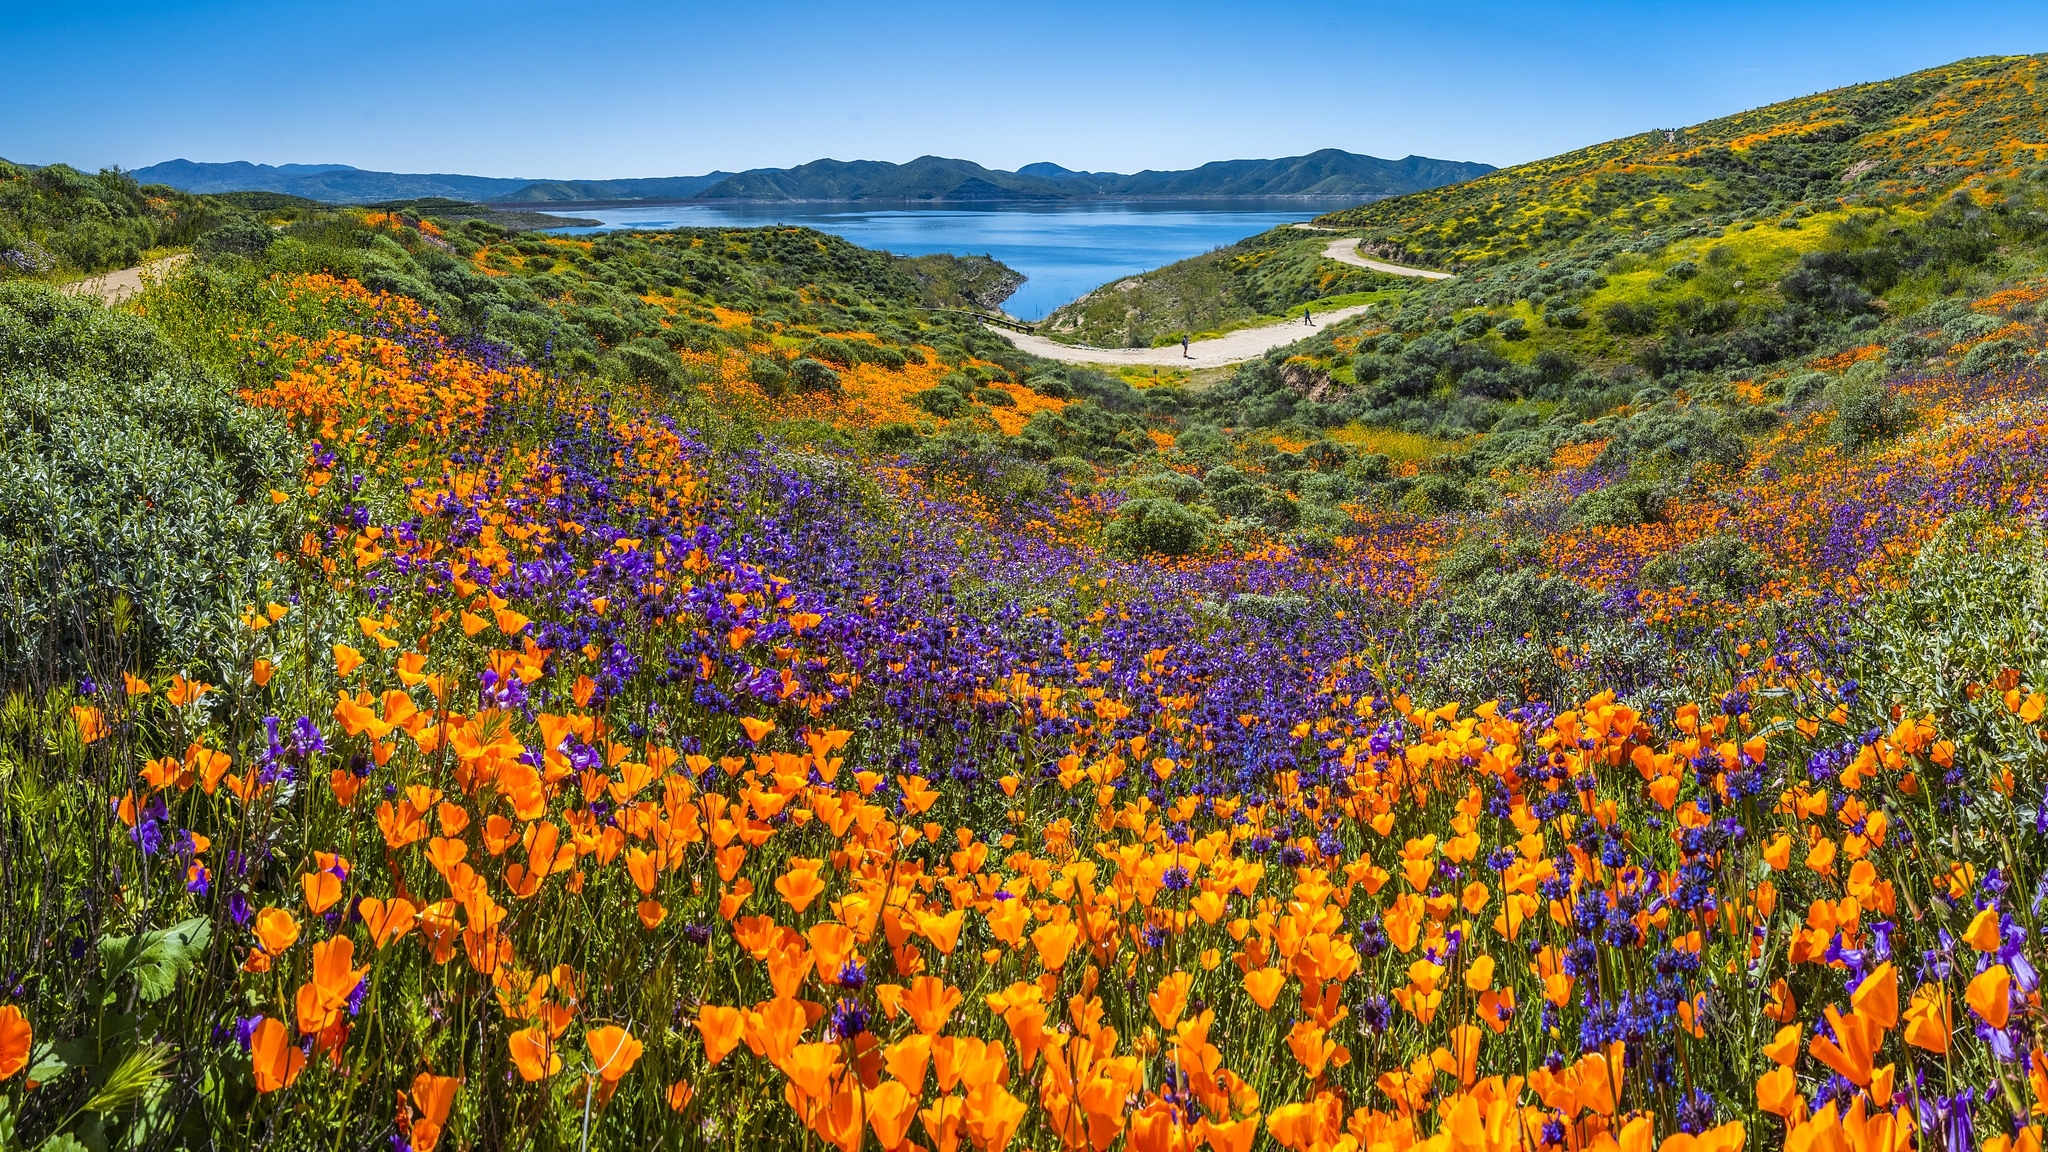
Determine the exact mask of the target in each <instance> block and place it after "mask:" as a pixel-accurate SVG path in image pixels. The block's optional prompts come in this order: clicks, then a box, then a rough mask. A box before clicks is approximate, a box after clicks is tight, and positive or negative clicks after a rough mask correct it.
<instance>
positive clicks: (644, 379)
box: [615, 336, 683, 388]
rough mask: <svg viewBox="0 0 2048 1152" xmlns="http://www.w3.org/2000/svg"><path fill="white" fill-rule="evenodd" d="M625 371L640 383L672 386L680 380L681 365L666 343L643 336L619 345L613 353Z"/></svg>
mask: <svg viewBox="0 0 2048 1152" xmlns="http://www.w3.org/2000/svg"><path fill="white" fill-rule="evenodd" d="M615 355H616V356H618V358H619V362H620V363H621V364H622V365H624V367H625V369H626V372H627V374H628V375H630V376H631V377H632V378H633V379H635V380H638V381H639V382H641V383H642V384H652V385H655V386H657V387H667V388H673V387H675V386H676V385H677V384H678V383H680V382H681V380H682V373H683V366H682V363H681V362H680V361H678V360H677V359H676V354H675V353H673V352H671V351H669V349H668V345H666V344H663V343H662V342H661V341H659V340H656V339H653V338H652V337H647V336H643V337H641V338H639V339H637V340H630V341H628V342H626V343H625V344H622V345H620V346H619V348H618V350H617V351H616V353H615Z"/></svg>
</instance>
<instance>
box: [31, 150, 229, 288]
mask: <svg viewBox="0 0 2048 1152" xmlns="http://www.w3.org/2000/svg"><path fill="white" fill-rule="evenodd" d="M243 218H244V217H243V216H242V214H241V213H240V212H239V211H238V210H236V209H235V208H233V207H231V206H230V205H228V204H226V203H224V202H222V201H221V200H219V199H217V198H214V197H210V196H188V195H186V194H185V193H182V192H175V191H172V190H171V189H169V188H164V187H160V186H152V187H149V188H146V189H145V188H144V187H142V186H141V185H139V184H137V183H136V182H135V179H134V177H132V176H129V175H128V174H127V173H125V172H122V171H120V170H119V169H113V168H109V169H106V170H105V171H102V172H100V173H98V174H97V175H92V176H88V175H86V174H84V173H82V172H79V171H78V170H76V169H74V168H71V167H69V166H67V165H63V164H52V165H50V166H49V167H46V168H33V169H31V168H24V167H21V166H19V165H15V164H9V163H7V162H6V161H4V160H0V280H7V279H12V278H16V277H21V276H31V275H37V274H45V273H56V274H60V275H61V274H65V273H69V274H73V275H79V274H86V273H93V272H104V271H107V270H109V269H113V268H126V267H130V266H132V265H135V264H139V263H141V262H142V258H143V255H144V254H145V253H147V252H149V251H150V250H151V249H155V248H170V247H180V246H183V245H186V244H190V243H192V242H193V240H194V239H195V238H197V237H199V236H200V235H202V234H204V233H207V232H209V231H213V230H216V229H217V228H218V227H220V226H221V225H223V224H225V223H227V222H229V221H234V220H241V219H243Z"/></svg>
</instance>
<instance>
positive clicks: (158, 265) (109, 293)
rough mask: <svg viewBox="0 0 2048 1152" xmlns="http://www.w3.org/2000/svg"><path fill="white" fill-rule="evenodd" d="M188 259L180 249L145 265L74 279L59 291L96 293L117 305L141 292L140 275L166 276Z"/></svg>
mask: <svg viewBox="0 0 2048 1152" xmlns="http://www.w3.org/2000/svg"><path fill="white" fill-rule="evenodd" d="M191 258H192V257H191V255H190V254H189V253H185V252H180V253H178V254H177V255H175V256H166V257H164V258H163V259H161V260H152V261H150V262H149V263H147V264H142V265H138V266H136V267H134V268H123V269H121V270H120V271H118V272H102V273H100V274H98V275H97V276H88V277H86V278H85V279H83V280H74V281H72V282H71V283H69V284H66V285H64V286H63V287H62V288H61V289H59V291H63V292H68V293H70V294H71V295H73V296H97V297H99V298H100V299H101V300H104V301H106V302H107V303H109V304H117V303H119V302H121V301H122V300H125V299H127V298H128V297H130V296H133V295H135V294H136V293H137V292H140V291H142V278H143V276H144V275H148V276H150V277H152V278H154V277H159V276H168V275H170V274H171V273H172V272H174V271H176V270H177V268H178V265H180V264H183V263H184V262H185V261H187V260H190V259H191Z"/></svg>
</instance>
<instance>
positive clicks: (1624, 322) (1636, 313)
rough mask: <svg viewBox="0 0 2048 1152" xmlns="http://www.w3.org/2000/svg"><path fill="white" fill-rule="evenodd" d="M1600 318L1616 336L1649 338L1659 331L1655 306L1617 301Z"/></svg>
mask: <svg viewBox="0 0 2048 1152" xmlns="http://www.w3.org/2000/svg"><path fill="white" fill-rule="evenodd" d="M1600 318H1601V320H1602V321H1604V322H1605V323H1606V325H1607V330H1608V331H1609V332H1612V333H1614V334H1615V335H1616V336H1647V335H1649V334H1650V333H1652V332H1655V331H1656V330H1657V308H1656V306H1655V305H1653V304H1630V303H1628V302H1627V301H1625V300H1617V301H1615V302H1614V303H1612V304H1609V305H1608V306H1607V310H1606V311H1605V312H1602V313H1601V314H1600Z"/></svg>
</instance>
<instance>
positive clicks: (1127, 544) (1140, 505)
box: [1103, 497, 1209, 557]
mask: <svg viewBox="0 0 2048 1152" xmlns="http://www.w3.org/2000/svg"><path fill="white" fill-rule="evenodd" d="M1208 531H1209V524H1208V521H1206V520H1204V519H1202V517H1201V515H1200V514H1199V513H1196V512H1194V511H1193V510H1191V509H1189V508H1186V507H1183V506H1182V505H1180V504H1176V503H1174V502H1173V501H1171V500H1162V499H1159V498H1157V497H1145V498H1140V499H1137V500H1126V501H1124V503H1123V506H1122V507H1121V508H1119V509H1117V515H1116V519H1114V520H1112V521H1110V522H1109V527H1107V528H1105V529H1104V530H1103V539H1104V542H1105V543H1107V544H1108V545H1109V546H1110V548H1111V549H1113V550H1115V551H1117V552H1121V553H1123V554H1124V555H1126V556H1136V557H1142V556H1187V555H1191V554H1193V553H1195V552H1197V551H1200V550H1201V547H1202V543H1203V540H1204V539H1205V538H1206V537H1207V535H1208Z"/></svg>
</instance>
